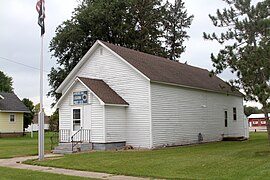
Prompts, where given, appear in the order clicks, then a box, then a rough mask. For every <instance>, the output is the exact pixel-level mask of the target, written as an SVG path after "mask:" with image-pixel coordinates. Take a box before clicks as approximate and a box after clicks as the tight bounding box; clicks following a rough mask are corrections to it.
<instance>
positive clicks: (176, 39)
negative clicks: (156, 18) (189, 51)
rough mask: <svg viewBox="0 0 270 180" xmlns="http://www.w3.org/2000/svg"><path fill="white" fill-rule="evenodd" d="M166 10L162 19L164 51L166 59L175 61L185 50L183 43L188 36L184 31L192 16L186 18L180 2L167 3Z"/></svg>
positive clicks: (183, 5)
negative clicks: (166, 55)
mask: <svg viewBox="0 0 270 180" xmlns="http://www.w3.org/2000/svg"><path fill="white" fill-rule="evenodd" d="M166 8H167V11H166V15H165V18H164V32H165V39H166V40H165V43H166V51H167V54H168V58H170V59H171V60H174V61H176V60H177V59H178V58H180V56H181V54H182V53H183V52H184V51H185V49H186V47H185V46H184V45H183V43H184V41H185V40H186V39H188V38H189V35H188V34H187V31H186V30H185V29H186V28H189V27H190V25H191V22H192V20H193V18H194V16H193V15H191V16H188V14H187V11H186V10H185V3H184V2H183V1H182V0H175V3H174V4H171V3H169V2H168V1H167V3H166Z"/></svg>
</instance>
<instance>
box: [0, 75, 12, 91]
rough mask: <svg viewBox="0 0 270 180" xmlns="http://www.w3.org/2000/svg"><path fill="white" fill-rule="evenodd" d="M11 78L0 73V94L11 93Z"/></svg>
mask: <svg viewBox="0 0 270 180" xmlns="http://www.w3.org/2000/svg"><path fill="white" fill-rule="evenodd" d="M12 84H13V82H12V77H9V76H7V75H6V74H5V73H3V72H2V71H0V92H12V91H13V87H12Z"/></svg>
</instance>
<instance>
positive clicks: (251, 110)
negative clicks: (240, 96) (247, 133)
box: [244, 106, 263, 117]
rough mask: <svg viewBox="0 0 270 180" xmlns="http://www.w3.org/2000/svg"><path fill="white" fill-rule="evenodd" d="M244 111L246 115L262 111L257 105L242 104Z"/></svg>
mask: <svg viewBox="0 0 270 180" xmlns="http://www.w3.org/2000/svg"><path fill="white" fill-rule="evenodd" d="M244 113H245V115H246V116H247V117H248V116H250V115H251V114H260V113H263V111H262V110H261V109H259V108H257V107H252V106H244Z"/></svg>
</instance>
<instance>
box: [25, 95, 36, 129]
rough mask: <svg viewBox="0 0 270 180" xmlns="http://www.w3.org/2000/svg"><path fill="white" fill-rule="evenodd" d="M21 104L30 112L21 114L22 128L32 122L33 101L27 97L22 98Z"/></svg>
mask: <svg viewBox="0 0 270 180" xmlns="http://www.w3.org/2000/svg"><path fill="white" fill-rule="evenodd" d="M22 102H23V104H24V105H25V106H26V107H27V108H28V109H29V111H30V113H24V114H23V128H27V127H28V125H30V124H31V123H32V120H33V117H34V114H35V112H34V103H33V102H32V101H31V100H30V99H27V98H23V100H22Z"/></svg>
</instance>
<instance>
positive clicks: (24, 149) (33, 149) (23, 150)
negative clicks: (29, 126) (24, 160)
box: [0, 132, 53, 158]
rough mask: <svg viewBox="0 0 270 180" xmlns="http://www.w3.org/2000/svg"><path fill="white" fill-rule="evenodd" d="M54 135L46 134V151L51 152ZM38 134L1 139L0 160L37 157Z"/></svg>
mask: <svg viewBox="0 0 270 180" xmlns="http://www.w3.org/2000/svg"><path fill="white" fill-rule="evenodd" d="M52 134H53V133H51V132H45V151H47V152H48V151H50V149H51V147H50V136H52ZM37 154H38V134H37V133H34V137H33V138H31V137H30V133H29V134H27V135H26V136H23V137H5V138H0V158H11V157H16V156H26V155H37Z"/></svg>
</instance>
